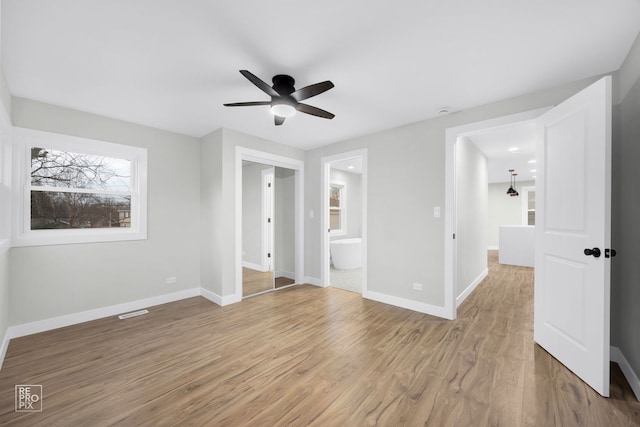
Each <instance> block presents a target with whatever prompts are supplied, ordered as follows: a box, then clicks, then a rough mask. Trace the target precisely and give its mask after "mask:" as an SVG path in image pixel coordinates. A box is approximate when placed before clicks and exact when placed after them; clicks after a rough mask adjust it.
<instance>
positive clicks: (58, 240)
mask: <svg viewBox="0 0 640 427" xmlns="http://www.w3.org/2000/svg"><path fill="white" fill-rule="evenodd" d="M13 136H14V137H13V140H14V147H15V150H14V152H13V165H15V167H14V170H13V173H12V175H13V179H12V181H13V185H12V189H13V190H12V192H13V197H12V198H13V200H12V210H13V213H12V218H13V227H12V245H13V246H39V245H59V244H72V243H94V242H114V241H126V240H144V239H146V238H147V157H148V150H147V149H146V148H144V147H138V146H133V145H125V144H117V143H113V142H106V141H98V140H94V139H88V138H80V137H76V136H70V135H63V134H57V133H52V132H44V131H38V130H33V129H26V128H19V127H14V128H13ZM33 146H40V147H47V148H54V149H57V150H61V151H71V152H78V153H83V154H90V155H97V156H106V157H116V158H122V159H127V160H129V161H130V162H131V184H132V188H131V190H130V191H129V192H126V194H130V195H131V221H132V222H131V227H130V228H120V227H114V228H100V229H73V230H31V227H30V222H31V212H30V200H31V197H30V192H31V182H30V178H29V170H30V169H29V166H28V162H29V156H30V148H31V147H33ZM39 189H42V188H39ZM44 189H45V190H46V189H47V188H44ZM49 190H53V189H52V188H49ZM57 190H58V191H65V192H66V191H67V190H68V191H72V192H86V191H87V190H77V189H66V188H60V189H57ZM90 192H92V193H98V194H106V193H108V194H122V192H120V191H108V192H105V191H103V190H99V189H97V190H91V191H90Z"/></svg>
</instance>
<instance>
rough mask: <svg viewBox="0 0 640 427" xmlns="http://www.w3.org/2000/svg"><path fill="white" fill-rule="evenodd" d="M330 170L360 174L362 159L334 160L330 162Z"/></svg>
mask: <svg viewBox="0 0 640 427" xmlns="http://www.w3.org/2000/svg"><path fill="white" fill-rule="evenodd" d="M331 168H332V169H339V170H342V171H345V172H351V173H357V174H361V173H362V157H354V158H353V159H345V160H335V161H333V162H331Z"/></svg>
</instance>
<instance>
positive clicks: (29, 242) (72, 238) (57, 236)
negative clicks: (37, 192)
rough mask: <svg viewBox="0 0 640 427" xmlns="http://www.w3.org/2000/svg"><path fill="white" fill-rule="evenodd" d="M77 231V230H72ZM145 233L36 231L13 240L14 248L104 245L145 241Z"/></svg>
mask: <svg viewBox="0 0 640 427" xmlns="http://www.w3.org/2000/svg"><path fill="white" fill-rule="evenodd" d="M74 231H77V230H74ZM146 238H147V233H146V231H145V232H136V231H130V232H122V231H120V230H109V229H107V230H92V231H90V232H86V231H85V232H82V233H80V234H78V233H76V232H65V231H62V230H38V231H33V232H29V233H26V234H24V235H22V236H16V237H15V238H14V240H13V246H14V247H23V246H53V245H69V244H78V243H105V242H120V241H130V240H145V239H146Z"/></svg>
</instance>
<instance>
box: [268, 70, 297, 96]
mask: <svg viewBox="0 0 640 427" xmlns="http://www.w3.org/2000/svg"><path fill="white" fill-rule="evenodd" d="M271 81H273V86H272V87H273V90H275V91H276V92H278V93H279V94H280V95H291V94H292V93H293V92H295V90H296V89H295V88H294V87H293V85H294V84H295V83H296V81H295V80H294V79H293V77H291V76H288V75H286V74H278V75H276V76H273V79H271Z"/></svg>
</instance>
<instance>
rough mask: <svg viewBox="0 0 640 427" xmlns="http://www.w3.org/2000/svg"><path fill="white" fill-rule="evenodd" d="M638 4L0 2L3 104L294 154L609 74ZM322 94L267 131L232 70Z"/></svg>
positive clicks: (624, 0) (262, 110)
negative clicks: (225, 135)
mask: <svg viewBox="0 0 640 427" xmlns="http://www.w3.org/2000/svg"><path fill="white" fill-rule="evenodd" d="M639 30H640V1H638V0H607V1H603V0H537V1H513V0H477V1H468V0H448V1H436V0H405V1H402V2H390V1H386V0H350V1H344V0H325V1H321V2H320V1H318V2H300V1H295V0H271V1H268V2H267V1H263V0H244V1H235V2H231V1H229V2H221V1H211V0H188V1H175V0H135V1H134V0H83V1H77V0H55V1H53V0H2V52H1V54H2V63H3V67H4V70H5V73H6V77H7V80H8V83H9V87H10V89H11V92H12V93H13V95H14V96H18V97H25V98H30V99H35V100H39V101H43V102H47V103H51V104H56V105H62V106H66V107H70V108H74V109H78V110H83V111H88V112H92V113H96V114H100V115H104V116H108V117H114V118H118V119H122V120H127V121H131V122H135V123H140V124H144V125H149V126H153V127H157V128H161V129H167V130H172V131H175V132H180V133H184V134H187V135H192V136H196V137H200V136H203V135H206V134H208V133H209V132H211V131H213V130H216V129H218V128H220V127H222V126H224V127H228V128H232V129H236V130H239V131H242V132H246V133H248V134H252V135H255V136H259V137H262V138H266V139H270V140H274V141H279V142H282V143H285V144H288V145H292V146H296V147H300V148H303V149H309V148H313V147H317V146H321V145H324V144H328V143H332V142H336V141H340V140H344V139H348V138H352V137H356V136H360V135H365V134H369V133H372V132H376V131H380V130H383V129H388V128H392V127H396V126H400V125H403V124H407V123H411V122H416V121H419V120H423V119H425V118H429V117H433V116H435V115H436V114H437V111H438V110H439V109H440V108H441V107H443V106H447V107H449V108H450V109H451V110H453V111H456V110H461V109H467V108H470V107H474V106H478V105H482V104H486V103H489V102H492V101H496V100H500V99H505V98H509V97H512V96H516V95H520V94H524V93H529V92H533V91H536V90H540V89H544V88H548V87H553V86H556V85H560V84H563V83H567V82H571V81H575V80H578V79H581V78H585V77H590V76H594V75H598V74H601V73H606V72H609V71H613V70H617V69H619V68H620V66H621V64H622V62H623V60H624V58H625V56H626V55H627V53H628V51H629V48H630V47H631V45H632V43H633V41H634V39H635V37H636V35H637V34H638V31H639ZM240 69H247V70H250V71H251V72H252V73H254V74H255V75H257V76H258V77H260V78H262V79H263V80H265V81H267V82H270V79H271V77H272V76H273V75H275V74H290V75H292V76H293V77H294V78H295V79H296V81H297V83H296V87H298V88H300V87H303V86H306V85H309V84H313V83H316V82H320V81H323V80H331V81H333V83H334V84H335V86H336V87H335V88H334V89H332V90H330V91H328V92H326V93H324V94H321V95H318V96H317V97H314V98H311V99H309V100H307V101H305V102H307V103H309V104H311V105H314V106H317V107H320V108H323V109H326V110H328V111H331V112H332V113H334V114H336V117H335V118H334V119H333V120H326V119H320V118H316V117H312V116H308V115H305V114H297V115H296V116H294V117H292V118H290V119H287V122H286V123H285V124H284V125H283V126H279V127H275V126H274V125H273V118H272V117H271V116H270V114H269V111H268V107H247V108H225V107H223V106H222V104H223V103H225V102H240V101H256V100H268V97H267V96H266V95H265V94H263V93H262V92H261V91H260V90H259V89H257V88H256V87H255V86H254V85H252V84H251V83H250V82H249V81H247V80H246V79H245V78H244V77H243V76H242V75H240V73H239V72H238V70H240Z"/></svg>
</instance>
